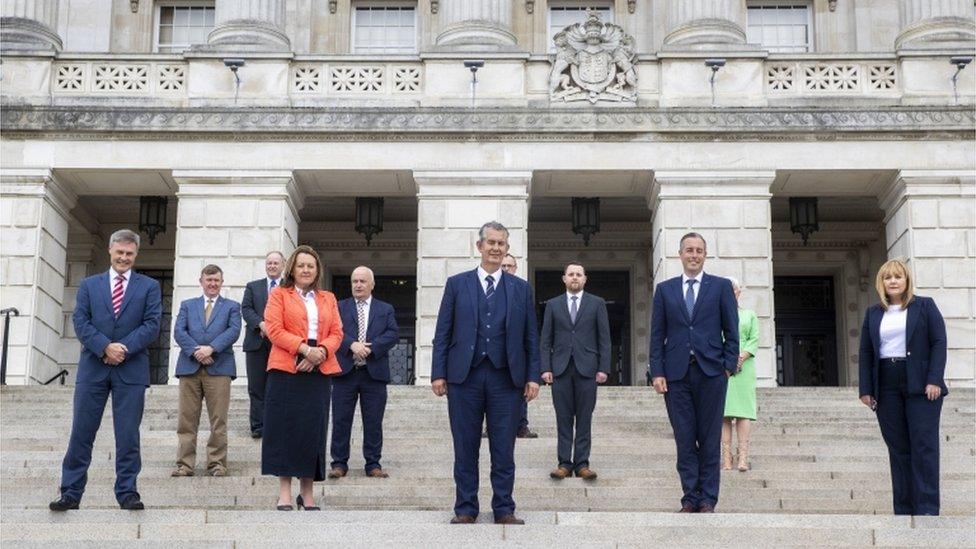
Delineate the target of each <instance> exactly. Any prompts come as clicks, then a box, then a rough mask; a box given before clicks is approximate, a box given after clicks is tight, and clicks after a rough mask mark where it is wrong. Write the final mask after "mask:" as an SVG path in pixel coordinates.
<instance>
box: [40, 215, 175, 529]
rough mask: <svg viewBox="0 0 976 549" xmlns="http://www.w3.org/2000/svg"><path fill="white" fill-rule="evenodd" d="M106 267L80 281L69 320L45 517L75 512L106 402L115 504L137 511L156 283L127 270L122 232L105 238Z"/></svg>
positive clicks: (130, 250)
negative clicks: (66, 391)
mask: <svg viewBox="0 0 976 549" xmlns="http://www.w3.org/2000/svg"><path fill="white" fill-rule="evenodd" d="M108 251H109V256H110V260H111V268H110V269H109V270H108V272H107V273H101V274H97V275H94V276H90V277H88V278H86V279H84V280H82V281H81V285H80V287H79V288H78V296H77V298H76V303H75V310H74V314H73V316H72V320H73V321H74V326H75V333H76V334H77V335H78V340H79V341H80V342H81V345H82V347H81V358H80V359H79V360H78V375H77V379H76V385H75V396H74V411H73V419H72V423H71V438H70V439H69V440H68V450H67V451H66V452H65V455H64V461H63V462H62V464H61V497H60V498H59V499H57V500H56V501H52V502H51V504H50V506H49V507H50V509H51V510H52V511H66V510H68V509H77V508H78V503H79V502H80V501H81V496H82V495H83V494H84V492H85V484H86V482H87V481H88V466H89V465H90V464H91V457H92V446H93V444H94V442H95V434H96V433H97V432H98V427H99V425H100V424H101V422H102V414H103V413H104V411H105V402H106V401H107V400H108V396H109V394H111V395H112V421H113V424H114V427H115V475H116V478H115V498H116V500H118V502H119V507H121V508H122V509H129V510H139V509H143V508H144V506H143V504H142V499H141V498H140V496H139V492H138V491H137V490H136V478H137V477H138V476H139V470H140V469H141V468H142V460H141V457H140V455H139V424H140V423H142V411H143V405H144V404H145V395H146V387H148V386H149V353H148V352H147V347H149V344H151V343H152V342H154V341H156V338H157V337H158V336H159V322H160V318H161V316H162V312H163V310H162V295H161V292H160V290H159V283H158V282H156V281H155V280H153V279H151V278H149V277H147V276H143V275H140V274H138V273H136V272H133V271H132V266H133V265H134V264H135V261H136V256H137V255H138V254H139V235H138V234H136V233H134V232H132V231H130V230H128V229H122V230H119V231H116V232H114V233H113V234H112V236H111V238H110V239H109V248H108Z"/></svg>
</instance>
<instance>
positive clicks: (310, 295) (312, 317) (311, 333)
mask: <svg viewBox="0 0 976 549" xmlns="http://www.w3.org/2000/svg"><path fill="white" fill-rule="evenodd" d="M295 291H297V292H298V296H299V297H301V298H302V301H304V302H305V312H306V313H308V338H309V339H317V338H318V337H319V308H318V307H317V306H316V305H315V290H309V291H308V292H306V293H304V294H303V293H302V291H301V290H299V289H298V288H295Z"/></svg>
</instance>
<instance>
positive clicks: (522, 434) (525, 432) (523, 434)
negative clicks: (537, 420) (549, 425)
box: [515, 427, 539, 438]
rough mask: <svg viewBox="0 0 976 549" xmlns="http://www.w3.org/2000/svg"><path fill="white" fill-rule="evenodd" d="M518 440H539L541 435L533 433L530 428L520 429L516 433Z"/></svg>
mask: <svg viewBox="0 0 976 549" xmlns="http://www.w3.org/2000/svg"><path fill="white" fill-rule="evenodd" d="M515 437H516V438H539V433H536V432H533V431H531V430H530V429H529V428H528V427H521V428H519V430H518V432H516V433H515Z"/></svg>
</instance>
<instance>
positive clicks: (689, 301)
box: [685, 278, 698, 318]
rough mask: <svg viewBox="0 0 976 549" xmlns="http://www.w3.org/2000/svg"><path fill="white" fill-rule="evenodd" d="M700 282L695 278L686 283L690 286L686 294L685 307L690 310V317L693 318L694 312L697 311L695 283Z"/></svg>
mask: <svg viewBox="0 0 976 549" xmlns="http://www.w3.org/2000/svg"><path fill="white" fill-rule="evenodd" d="M696 282H698V281H697V280H695V279H694V278H692V279H691V280H689V281H688V282H686V283H685V284H687V285H688V291H687V292H685V307H686V308H687V309H688V317H689V318H690V317H691V313H692V311H694V310H695V283H696Z"/></svg>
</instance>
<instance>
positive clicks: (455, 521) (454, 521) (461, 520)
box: [451, 515, 475, 524]
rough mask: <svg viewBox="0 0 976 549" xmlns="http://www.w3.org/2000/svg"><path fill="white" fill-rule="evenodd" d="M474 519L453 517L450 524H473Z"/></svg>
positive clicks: (465, 516)
mask: <svg viewBox="0 0 976 549" xmlns="http://www.w3.org/2000/svg"><path fill="white" fill-rule="evenodd" d="M474 523H475V518H474V517H472V516H471V515H454V518H452V519H451V524H474Z"/></svg>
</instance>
